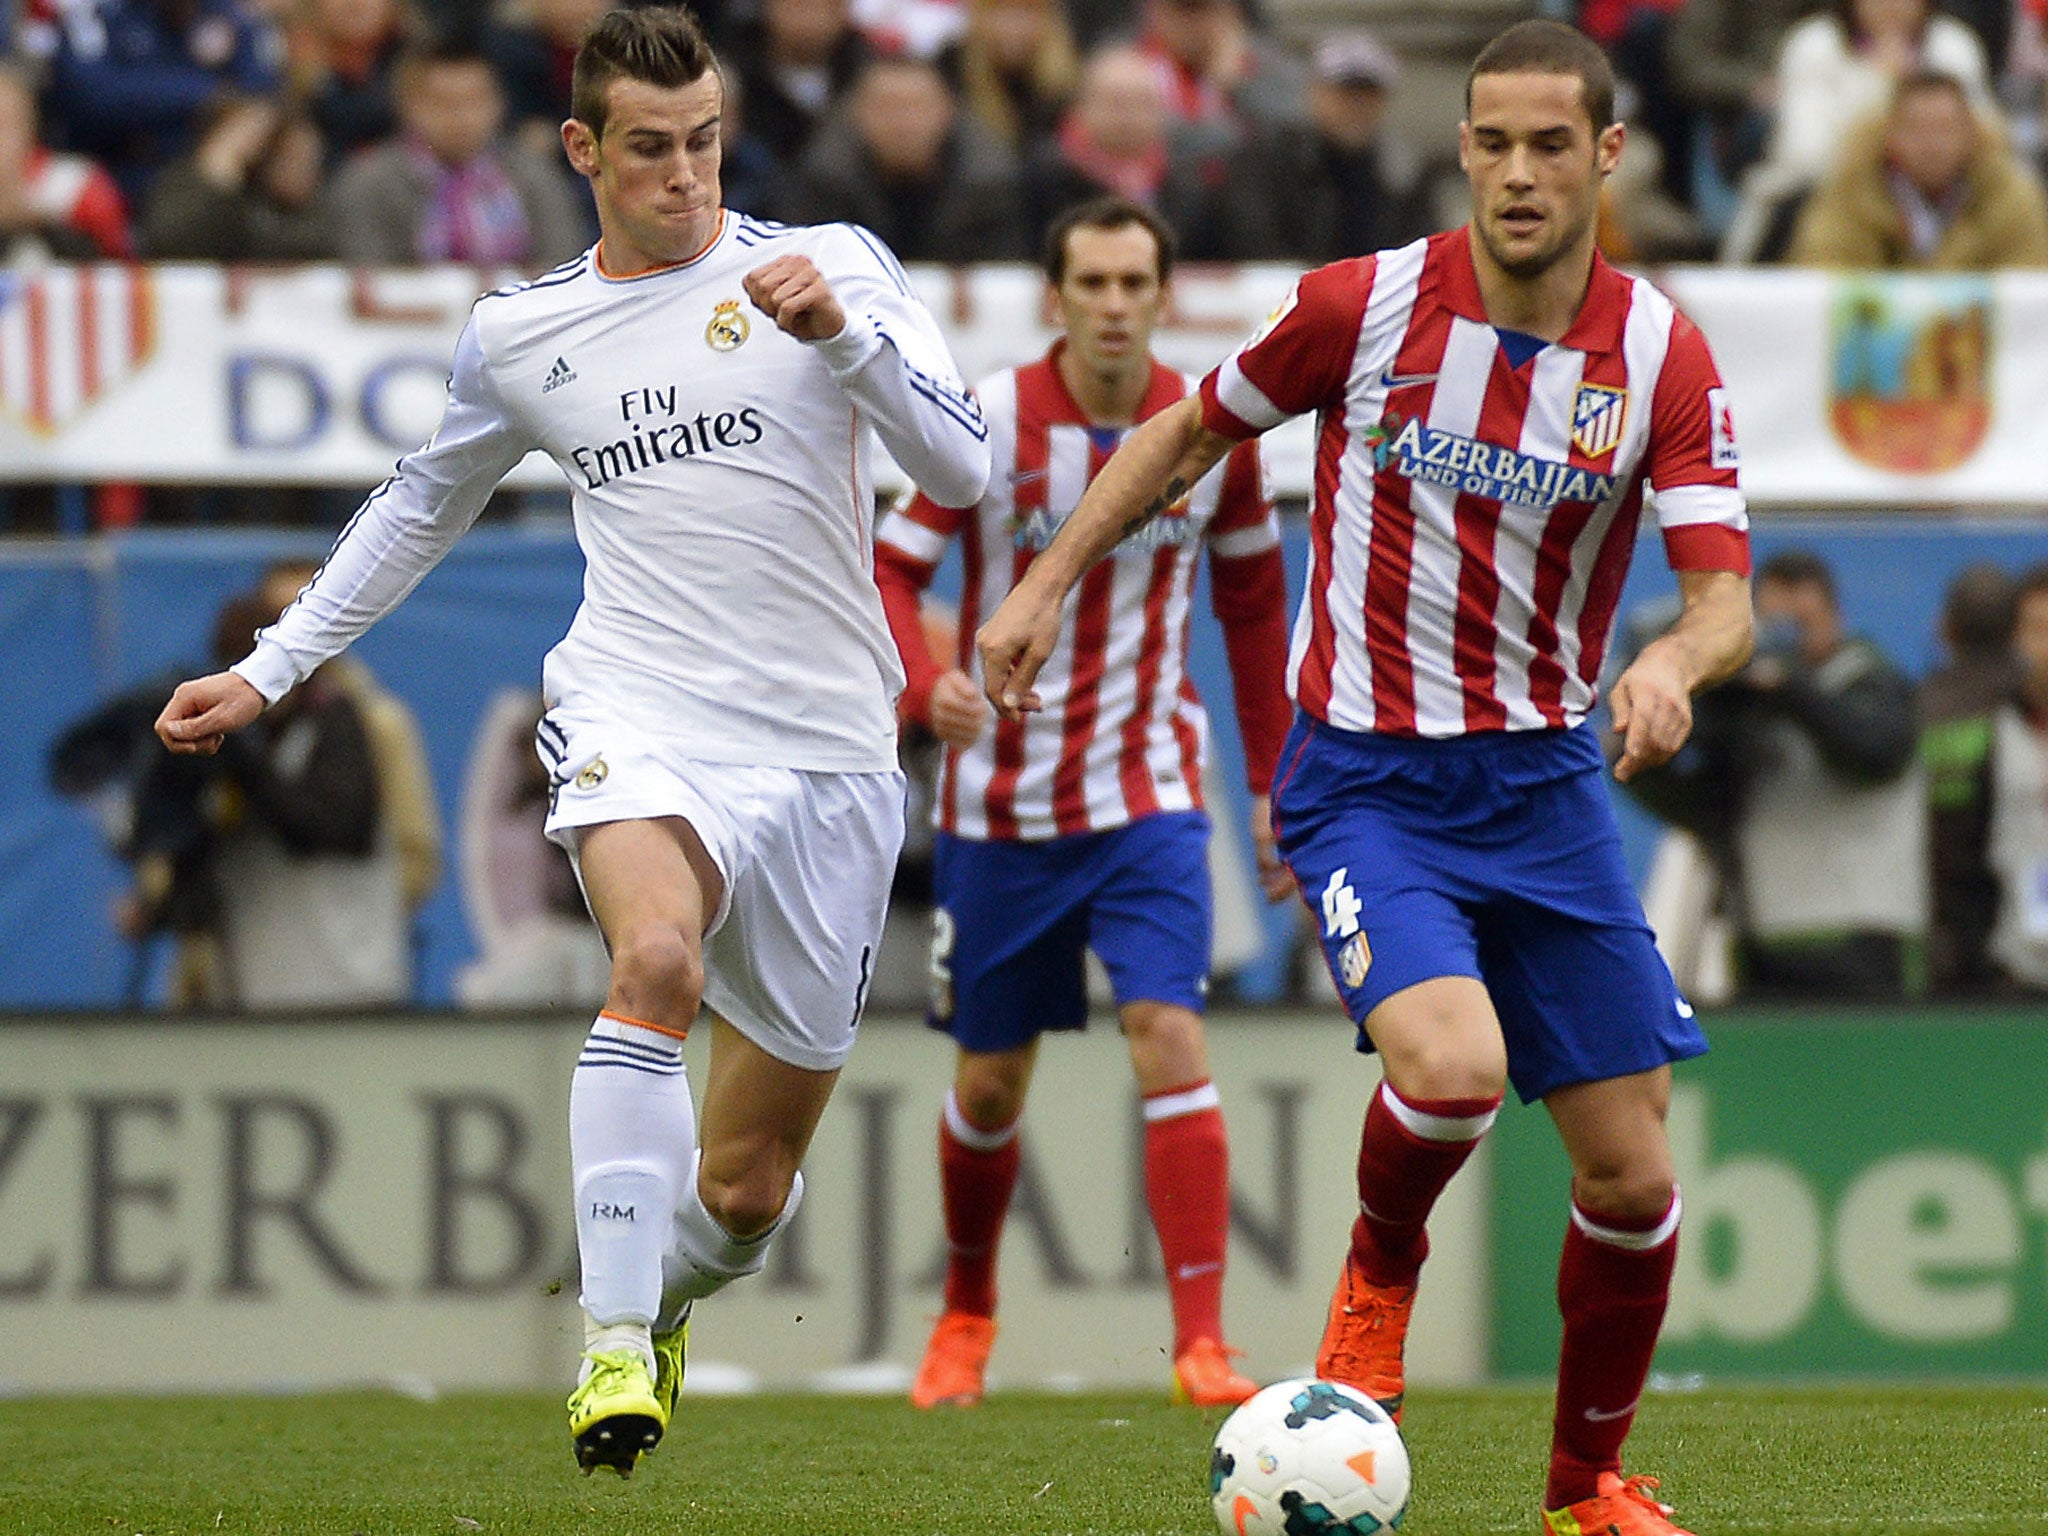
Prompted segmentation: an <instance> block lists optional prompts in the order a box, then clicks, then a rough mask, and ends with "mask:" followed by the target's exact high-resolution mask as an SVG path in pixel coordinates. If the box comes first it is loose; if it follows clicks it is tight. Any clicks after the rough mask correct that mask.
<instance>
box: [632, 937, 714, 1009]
mask: <svg viewBox="0 0 2048 1536" xmlns="http://www.w3.org/2000/svg"><path fill="white" fill-rule="evenodd" d="M611 989H612V1005H613V1007H614V1008H616V1009H617V1011H619V1012H620V1013H624V1014H627V1015H628V1016H630V1017H632V1018H644V1019H648V1020H650V1021H652V1022H654V1023H657V1024H665V1025H670V1026H673V1027H681V1028H687V1027H688V1026H689V1025H690V1024H691V1023H692V1022H694V1021H695V1019H696V1017H697V1010H698V1008H699V1007H701V1006H702V1004H703V1001H704V957H703V954H702V952H701V951H700V950H699V948H698V946H697V945H695V944H692V943H691V942H690V941H689V940H688V939H687V938H685V937H684V936H683V935H682V934H681V933H679V932H677V931H676V930H674V929H672V928H664V927H659V926H648V927H643V928H637V929H634V930H633V931H631V932H629V933H627V934H624V935H622V936H620V937H619V938H618V939H617V940H615V941H614V943H613V946H612V976H611Z"/></svg>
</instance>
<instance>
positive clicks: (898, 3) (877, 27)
mask: <svg viewBox="0 0 2048 1536" xmlns="http://www.w3.org/2000/svg"><path fill="white" fill-rule="evenodd" d="M851 15H852V17H853V24H854V25H855V26H856V27H858V28H860V32H861V35H862V36H863V37H865V38H866V39H867V41H868V46H869V47H870V48H872V49H873V50H874V51H875V52H876V53H883V54H888V55H890V56H891V57H896V56H898V55H904V54H907V55H909V56H910V57H911V58H913V59H940V58H947V57H950V56H951V54H952V52H953V50H954V49H956V48H957V47H959V46H960V39H961V37H962V36H963V35H964V34H965V33H966V31H967V11H966V7H965V6H963V5H962V4H961V3H960V0H852V9H851Z"/></svg>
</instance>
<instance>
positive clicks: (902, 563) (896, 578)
mask: <svg viewBox="0 0 2048 1536" xmlns="http://www.w3.org/2000/svg"><path fill="white" fill-rule="evenodd" d="M966 518H967V513H966V511H965V510H962V509H959V508H955V507H942V506H940V505H939V504H938V503H937V502H935V501H933V500H932V499H931V498H930V497H929V496H927V495H925V494H924V493H923V492H922V491H920V492H918V493H917V494H916V495H915V496H913V497H911V498H910V500H909V501H907V502H905V503H902V504H900V505H898V506H897V507H896V508H895V509H894V510H892V511H891V512H890V513H889V515H888V516H887V517H885V518H883V519H882V525H881V526H880V527H879V528H877V529H876V530H875V585H876V586H877V587H879V588H880V589H881V592H882V611H883V613H884V614H886V615H887V616H888V620H889V634H890V637H891V638H892V639H893V640H895V642H896V654H897V655H898V656H899V657H900V658H901V659H902V661H903V675H904V687H903V693H902V696H901V697H900V698H898V699H897V701H896V713H897V716H898V717H899V718H900V719H904V720H916V721H918V722H920V723H921V724H926V725H929V724H930V723H931V699H932V685H933V684H935V683H936V682H938V680H939V678H940V676H941V675H942V674H943V673H944V672H945V670H946V669H945V665H944V664H943V663H942V662H940V660H939V659H938V658H937V657H935V656H933V655H932V653H931V648H930V647H929V646H928V645H926V644H925V637H924V622H923V617H922V614H921V612H920V608H919V601H918V600H919V598H920V597H921V596H922V595H923V593H924V589H925V588H926V587H927V586H929V585H930V584H931V579H932V573H933V572H934V571H935V570H937V569H938V565H939V562H940V561H941V560H942V559H944V558H945V554H946V545H947V543H948V541H950V540H951V539H952V537H953V535H954V534H955V533H957V532H959V530H960V525H961V524H962V523H963V522H964V521H965V520H966Z"/></svg>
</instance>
